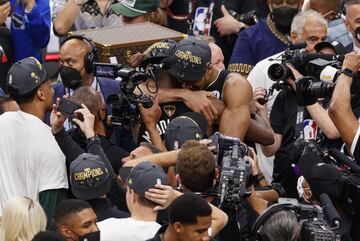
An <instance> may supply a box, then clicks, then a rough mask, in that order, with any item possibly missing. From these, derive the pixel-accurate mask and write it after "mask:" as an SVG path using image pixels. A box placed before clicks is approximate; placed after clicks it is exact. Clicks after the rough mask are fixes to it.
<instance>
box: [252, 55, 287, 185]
mask: <svg viewBox="0 0 360 241" xmlns="http://www.w3.org/2000/svg"><path fill="white" fill-rule="evenodd" d="M283 53H284V52H281V53H277V54H275V55H273V56H271V57H269V58H266V59H263V60H261V61H260V62H258V63H257V64H256V65H255V66H254V68H253V69H252V70H251V72H250V73H249V75H248V77H247V79H248V80H249V82H250V84H251V87H252V88H253V90H255V89H256V88H258V87H262V88H265V89H267V90H268V91H269V89H270V87H271V86H272V85H273V84H274V83H275V82H274V81H272V80H271V79H270V77H269V75H268V69H269V67H270V66H271V65H272V64H275V63H281V55H282V54H283ZM278 93H279V92H278V91H277V90H274V92H273V95H272V96H270V97H269V100H268V102H267V110H268V115H269V116H270V112H271V108H272V106H273V104H274V102H275V98H276V96H277V94H278ZM255 147H256V152H257V156H258V163H259V167H260V170H261V171H262V172H263V173H264V176H265V178H266V181H267V182H268V183H271V181H272V174H273V169H274V156H271V157H266V156H265V155H264V153H263V152H262V150H261V147H260V144H258V143H256V144H255Z"/></svg>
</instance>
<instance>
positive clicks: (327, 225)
mask: <svg viewBox="0 0 360 241" xmlns="http://www.w3.org/2000/svg"><path fill="white" fill-rule="evenodd" d="M320 199H321V203H322V207H320V206H319V205H310V204H300V203H299V202H298V200H297V199H293V198H279V199H278V204H275V205H272V206H270V207H269V208H268V209H267V210H265V212H264V213H263V214H262V215H261V216H259V217H258V219H257V220H256V222H255V224H254V226H253V229H252V230H253V235H254V238H253V239H252V240H256V241H260V240H268V238H267V236H266V235H267V233H265V232H264V230H263V225H264V224H265V223H266V222H267V221H268V220H269V218H270V217H271V216H272V215H273V214H274V213H277V212H279V211H289V212H293V213H294V214H295V216H294V218H296V219H297V221H298V222H299V226H300V230H299V236H300V237H298V239H297V240H299V241H337V240H340V235H339V234H338V229H339V228H340V220H341V219H340V217H339V215H338V213H337V211H336V210H335V208H334V206H333V204H332V202H331V200H330V198H329V196H328V195H327V194H325V193H323V194H321V195H320ZM324 211H325V212H324ZM283 225H286V223H284V224H283ZM277 228H278V229H279V230H276V231H278V232H280V233H281V231H282V230H281V228H286V227H284V226H279V227H277ZM285 232H286V231H285Z"/></svg>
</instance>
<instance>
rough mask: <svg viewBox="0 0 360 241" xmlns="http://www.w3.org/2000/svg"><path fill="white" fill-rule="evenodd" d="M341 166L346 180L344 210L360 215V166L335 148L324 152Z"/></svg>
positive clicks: (353, 214)
mask: <svg viewBox="0 0 360 241" xmlns="http://www.w3.org/2000/svg"><path fill="white" fill-rule="evenodd" d="M324 155H325V156H326V157H330V158H331V159H332V161H334V162H335V163H336V164H337V165H338V166H339V167H340V170H341V172H340V174H341V176H342V178H343V181H344V188H345V191H344V193H345V196H344V210H345V211H346V213H348V214H349V215H351V216H353V217H354V216H357V217H359V215H360V166H359V165H358V164H357V163H356V160H355V161H352V160H350V159H349V158H348V157H347V156H345V155H344V154H343V153H341V152H340V151H339V150H337V149H335V148H333V149H331V150H329V151H328V152H326V153H325V154H324Z"/></svg>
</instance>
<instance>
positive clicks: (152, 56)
mask: <svg viewBox="0 0 360 241" xmlns="http://www.w3.org/2000/svg"><path fill="white" fill-rule="evenodd" d="M175 47H176V42H175V41H174V40H172V39H167V40H164V41H161V42H156V43H154V44H152V45H151V46H150V47H149V48H148V49H147V50H146V51H145V59H144V60H143V61H142V62H141V63H140V67H141V68H145V67H146V66H147V65H148V64H150V63H151V64H160V63H162V60H163V59H165V58H169V57H172V56H173V54H174V50H175Z"/></svg>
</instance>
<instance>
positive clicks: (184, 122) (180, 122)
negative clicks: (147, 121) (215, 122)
mask: <svg viewBox="0 0 360 241" xmlns="http://www.w3.org/2000/svg"><path fill="white" fill-rule="evenodd" d="M206 129H207V122H206V119H205V117H204V116H203V115H202V114H201V113H197V112H186V113H184V114H182V115H180V116H178V117H176V118H174V119H173V120H172V121H170V123H169V125H168V126H167V128H166V130H165V135H164V139H165V146H166V149H167V150H169V151H170V150H175V149H180V147H181V146H182V145H183V144H184V143H185V142H186V141H188V140H201V139H203V138H204V136H205V134H206Z"/></svg>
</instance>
